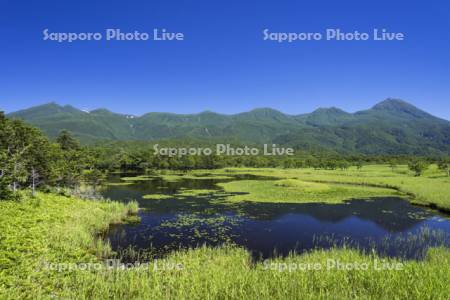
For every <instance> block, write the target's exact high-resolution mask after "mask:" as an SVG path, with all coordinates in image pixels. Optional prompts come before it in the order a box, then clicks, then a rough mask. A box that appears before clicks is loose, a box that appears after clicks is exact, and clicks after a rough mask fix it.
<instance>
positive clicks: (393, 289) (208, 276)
mask: <svg viewBox="0 0 450 300" xmlns="http://www.w3.org/2000/svg"><path fill="white" fill-rule="evenodd" d="M0 209H1V211H2V218H1V221H0V235H1V238H0V265H1V271H0V275H1V276H0V298H1V299H9V298H11V299H12V298H15V299H19V298H20V299H24V298H25V299H31V298H33V299H36V298H64V299H107V298H110V299H161V298H162V299H217V298H219V299H243V298H246V299H281V298H287V299H290V298H298V297H302V298H305V299H308V298H311V299H313V298H314V299H317V298H323V299H328V298H356V297H361V298H368V299H370V298H372V299H381V298H385V299H392V298H404V299H421V298H429V299H445V298H446V297H447V296H448V294H449V293H450V286H449V285H448V284H447V283H448V278H449V276H450V268H449V267H448V266H449V265H450V252H449V250H448V249H444V248H438V249H433V250H431V251H430V252H429V254H428V257H427V259H426V260H425V261H421V262H416V261H409V262H405V263H403V264H402V265H401V270H396V271H393V270H387V269H384V270H376V269H375V260H377V261H378V263H379V262H380V260H379V258H378V257H376V256H368V255H363V254H361V253H359V252H358V251H355V250H348V249H334V250H329V251H314V252H312V253H309V254H304V255H295V256H291V257H287V258H284V259H281V258H280V259H273V260H270V261H267V262H260V263H257V264H254V263H252V261H251V258H250V255H249V254H248V253H247V252H246V251H245V250H243V249H239V248H234V247H223V248H219V249H210V248H199V249H196V250H188V251H179V252H175V253H173V254H172V255H171V256H170V257H168V258H166V259H165V260H160V261H158V262H157V263H156V265H155V263H152V264H151V265H149V266H141V267H138V268H136V267H134V268H129V269H108V268H106V267H104V266H102V267H100V268H98V269H90V270H81V269H77V268H72V269H61V270H54V269H48V268H46V267H45V265H46V263H51V264H55V263H65V264H68V263H73V264H80V263H87V262H91V263H98V262H100V261H101V257H103V256H104V255H106V254H108V252H109V249H108V246H107V245H106V244H105V243H103V242H101V240H98V239H97V238H96V236H97V234H98V233H99V232H100V231H102V230H104V229H105V228H106V227H107V226H108V224H109V223H111V222H120V221H121V220H122V219H123V218H124V217H125V216H126V215H128V214H129V213H130V212H134V211H135V207H132V206H128V207H127V206H125V205H122V204H118V203H114V202H92V201H83V200H77V199H72V198H66V197H61V196H54V195H48V194H39V195H38V198H36V199H28V200H25V201H23V202H20V203H17V202H0ZM330 261H331V262H340V263H341V264H345V263H352V264H353V265H358V266H365V265H367V268H368V269H367V270H345V269H342V268H337V267H336V268H328V267H327V264H329V263H330ZM384 262H385V263H389V265H390V266H393V265H394V264H397V263H400V261H398V260H391V259H389V260H385V261H384ZM313 265H314V266H316V267H315V268H317V266H318V265H319V266H320V269H317V270H309V271H308V270H301V269H302V268H304V267H307V266H313ZM155 266H157V269H155ZM378 266H379V264H378ZM289 269H290V271H289Z"/></svg>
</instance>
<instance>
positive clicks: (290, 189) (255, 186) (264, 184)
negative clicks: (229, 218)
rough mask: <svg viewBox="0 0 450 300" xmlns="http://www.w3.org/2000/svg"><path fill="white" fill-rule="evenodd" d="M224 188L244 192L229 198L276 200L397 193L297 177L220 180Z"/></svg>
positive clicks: (338, 199)
mask: <svg viewBox="0 0 450 300" xmlns="http://www.w3.org/2000/svg"><path fill="white" fill-rule="evenodd" d="M219 186H221V187H222V188H223V189H224V190H225V192H228V193H244V194H237V195H231V196H228V197H227V198H228V200H230V201H254V202H273V203H274V202H279V203H311V202H324V203H342V201H344V200H348V199H365V198H370V197H383V196H385V197H387V196H394V195H398V194H399V193H398V192H397V191H395V190H392V189H385V188H374V187H362V186H356V185H338V184H325V183H315V182H305V181H301V180H298V179H283V180H239V181H231V182H226V183H219Z"/></svg>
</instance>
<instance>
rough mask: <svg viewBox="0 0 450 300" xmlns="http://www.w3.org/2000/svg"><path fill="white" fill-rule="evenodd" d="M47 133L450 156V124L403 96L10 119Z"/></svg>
mask: <svg viewBox="0 0 450 300" xmlns="http://www.w3.org/2000/svg"><path fill="white" fill-rule="evenodd" d="M7 116H8V117H10V118H18V119H22V120H24V121H26V122H28V123H30V124H32V125H35V126H37V127H39V128H41V129H42V130H43V131H44V132H45V133H46V134H47V135H48V136H49V137H50V138H54V137H56V136H57V134H58V133H59V132H60V131H61V130H63V129H66V130H69V131H71V132H72V133H73V134H74V135H75V136H76V137H78V138H79V139H80V140H81V141H82V142H85V143H91V142H99V141H126V140H138V141H156V140H177V139H178V140H179V139H198V140H206V141H218V142H226V141H230V140H234V141H239V142H241V143H243V144H245V143H252V144H260V143H276V144H279V145H283V146H290V147H294V148H297V149H324V150H332V151H336V152H341V153H355V154H356V153H359V154H415V155H442V154H444V155H449V154H450V122H449V121H447V120H443V119H440V118H437V117H435V116H432V115H431V114H429V113H427V112H424V111H422V110H420V109H418V108H417V107H415V106H413V105H411V104H409V103H407V102H405V101H403V100H399V99H390V98H389V99H386V100H384V101H382V102H380V103H378V104H376V105H375V106H373V107H372V108H370V109H367V110H363V111H358V112H355V113H348V112H345V111H343V110H341V109H339V108H335V107H332V108H318V109H317V110H315V111H313V112H311V113H308V114H300V115H288V114H284V113H282V112H280V111H277V110H274V109H270V108H258V109H254V110H252V111H249V112H243V113H239V114H234V115H224V114H218V113H214V112H210V111H205V112H201V113H198V114H175V113H157V112H152V113H146V114H143V115H141V116H133V115H126V114H118V113H114V112H111V111H109V110H107V109H96V110H92V111H83V110H80V109H77V108H75V107H73V106H70V105H65V106H61V105H58V104H56V103H48V104H44V105H40V106H35V107H31V108H29V109H25V110H20V111H17V112H13V113H10V114H8V115H7Z"/></svg>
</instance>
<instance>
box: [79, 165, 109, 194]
mask: <svg viewBox="0 0 450 300" xmlns="http://www.w3.org/2000/svg"><path fill="white" fill-rule="evenodd" d="M83 178H84V180H85V181H86V183H88V184H89V185H91V186H92V187H93V188H94V190H95V189H96V188H97V187H98V186H99V185H101V184H102V183H103V182H104V181H105V180H106V173H104V172H102V171H100V170H98V169H92V170H87V171H85V173H84V174H83Z"/></svg>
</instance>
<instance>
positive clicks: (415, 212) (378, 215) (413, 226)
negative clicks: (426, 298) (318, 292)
mask: <svg viewBox="0 0 450 300" xmlns="http://www.w3.org/2000/svg"><path fill="white" fill-rule="evenodd" d="M121 176H125V175H124V174H122V175H121ZM240 179H246V180H248V179H254V180H258V178H257V177H255V176H237V177H235V178H233V179H181V180H178V181H175V182H170V181H165V180H163V179H161V178H159V177H155V178H151V179H150V180H147V181H134V182H133V183H132V184H130V185H115V186H108V187H106V188H105V189H104V190H103V191H102V194H103V196H104V197H107V198H110V199H112V200H117V201H124V202H128V201H130V200H137V201H138V202H139V206H140V208H141V210H140V212H139V216H140V218H141V222H140V223H137V224H122V225H114V226H111V228H110V230H109V231H108V233H107V238H109V240H110V242H111V246H112V248H113V249H114V250H116V251H121V250H123V249H127V248H128V249H129V248H133V249H135V250H145V251H147V252H150V253H151V255H152V256H153V257H161V256H164V255H166V254H168V253H170V252H171V251H173V250H178V249H185V248H193V247H197V246H199V245H205V244H206V245H209V246H218V245H222V244H224V243H231V244H235V245H238V246H242V247H245V248H246V249H248V250H249V251H250V252H251V253H252V255H253V257H254V258H255V259H265V258H269V257H272V256H274V255H283V256H284V255H287V254H288V253H289V252H297V253H302V252H304V251H307V250H311V249H316V248H330V247H333V246H343V245H345V246H349V247H357V248H359V249H361V250H363V251H372V250H371V249H375V250H376V252H377V253H378V254H380V255H383V256H395V257H401V258H405V259H411V258H413V259H421V258H423V257H424V255H425V253H426V249H427V248H428V247H430V246H436V245H444V246H447V247H448V246H450V219H449V218H448V216H445V215H441V214H439V213H438V212H436V211H433V210H430V209H425V208H422V207H417V206H413V205H411V204H409V202H407V201H406V200H404V199H401V198H394V197H393V198H373V199H369V200H348V201H345V202H344V203H342V204H323V203H309V204H285V203H256V202H239V203H230V202H229V201H225V199H224V196H225V195H224V194H219V195H215V194H206V195H199V196H186V197H176V196H175V194H176V193H179V192H180V191H182V190H183V189H217V190H220V188H219V187H217V186H216V184H217V183H218V182H225V181H230V180H240ZM264 179H267V178H264ZM111 182H120V175H114V176H112V177H111ZM158 193H162V194H167V195H174V196H173V198H168V199H161V200H150V199H143V198H142V196H143V195H146V194H158Z"/></svg>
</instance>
